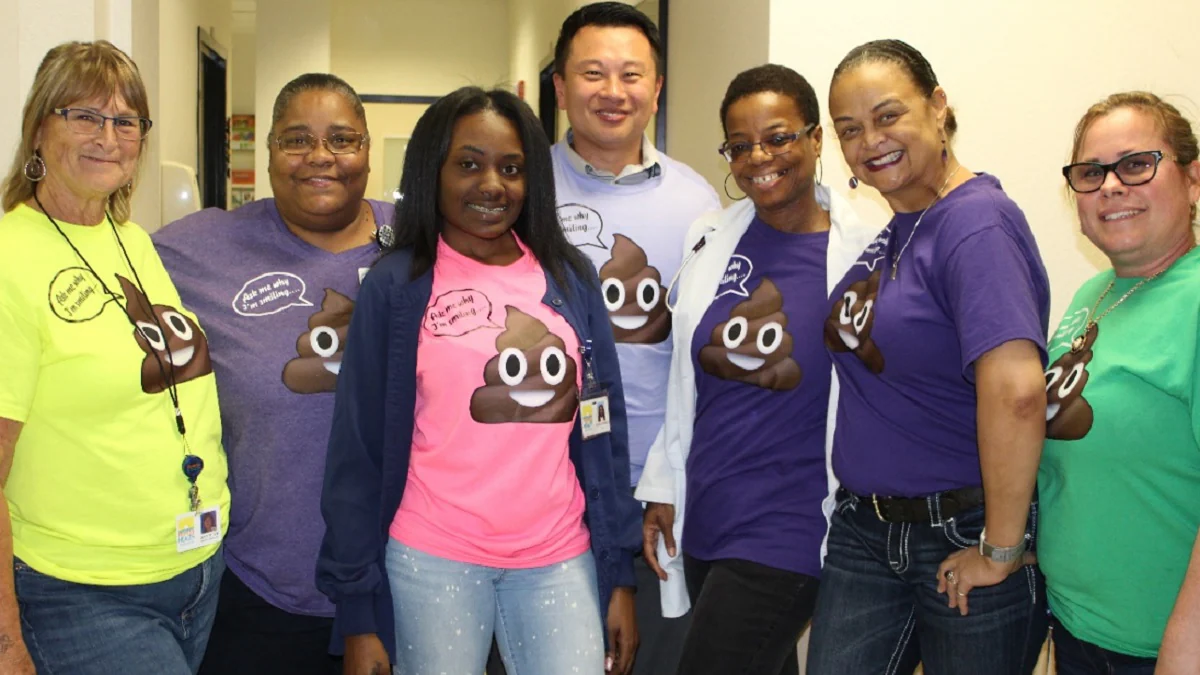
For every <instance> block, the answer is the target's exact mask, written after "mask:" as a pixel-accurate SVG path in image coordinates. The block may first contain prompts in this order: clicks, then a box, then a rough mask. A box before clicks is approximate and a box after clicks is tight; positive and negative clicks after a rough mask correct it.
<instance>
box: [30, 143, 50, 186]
mask: <svg viewBox="0 0 1200 675" xmlns="http://www.w3.org/2000/svg"><path fill="white" fill-rule="evenodd" d="M45 177H46V162H44V161H42V156H41V155H39V154H38V152H37V150H34V151H33V156H32V157H30V158H29V159H28V160H26V161H25V178H26V180H28V181H29V182H30V183H39V182H41V181H42V179H43V178H45Z"/></svg>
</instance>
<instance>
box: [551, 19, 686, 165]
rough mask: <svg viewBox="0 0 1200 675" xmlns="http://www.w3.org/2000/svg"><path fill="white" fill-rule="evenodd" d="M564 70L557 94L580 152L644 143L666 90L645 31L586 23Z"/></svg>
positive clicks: (556, 79) (556, 83) (556, 81)
mask: <svg viewBox="0 0 1200 675" xmlns="http://www.w3.org/2000/svg"><path fill="white" fill-rule="evenodd" d="M563 71H564V72H563V74H562V75H559V74H558V73H555V74H554V92H555V96H556V98H557V101H558V107H559V109H560V110H565V111H567V119H568V120H569V121H570V123H571V129H572V130H573V131H574V139H575V150H576V151H577V152H578V153H579V154H580V155H582V156H583V157H585V158H586V157H590V156H593V153H611V152H614V151H615V152H620V151H622V150H627V149H629V148H634V147H641V143H642V135H643V134H645V133H646V125H648V124H649V123H650V118H651V116H653V115H654V113H656V112H658V92H659V90H660V89H662V77H660V76H659V75H658V73H657V71H656V70H655V64H654V50H653V48H652V47H651V46H650V41H649V40H647V39H646V36H645V34H643V33H642V32H641V31H640V30H638V29H637V28H634V27H632V26H585V27H583V28H581V29H580V30H579V32H578V33H576V34H575V37H574V38H573V39H572V40H571V46H570V49H569V50H568V54H567V59H566V65H565V67H564V68H563Z"/></svg>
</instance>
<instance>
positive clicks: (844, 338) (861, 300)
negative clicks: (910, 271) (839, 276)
mask: <svg viewBox="0 0 1200 675" xmlns="http://www.w3.org/2000/svg"><path fill="white" fill-rule="evenodd" d="M880 271H881V270H875V271H874V272H873V273H872V274H871V276H869V277H867V278H866V279H860V280H859V281H856V282H854V283H852V284H850V286H849V288H847V289H846V290H845V292H844V293H842V297H840V298H838V300H837V302H835V303H833V309H832V310H831V311H830V312H829V318H828V319H826V320H825V346H826V347H828V348H829V350H830V351H833V352H854V355H855V356H857V357H858V358H859V360H860V361H862V362H863V363H864V364H865V365H866V366H867V369H868V370H870V371H871V372H872V373H875V374H876V375H878V374H880V373H882V372H883V353H882V352H880V351H879V346H878V345H876V344H875V341H874V340H872V339H871V329H872V328H874V327H875V299H876V297H878V295H879V276H880Z"/></svg>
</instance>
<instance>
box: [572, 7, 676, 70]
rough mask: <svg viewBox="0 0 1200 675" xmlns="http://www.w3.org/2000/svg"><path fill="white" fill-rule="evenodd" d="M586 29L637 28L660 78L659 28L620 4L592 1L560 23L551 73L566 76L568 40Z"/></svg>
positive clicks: (640, 13)
mask: <svg viewBox="0 0 1200 675" xmlns="http://www.w3.org/2000/svg"><path fill="white" fill-rule="evenodd" d="M588 26H603V27H609V28H621V27H629V28H636V29H638V30H640V31H641V32H642V35H645V36H646V40H648V41H649V42H650V50H651V51H652V52H654V72H655V74H657V75H663V74H664V73H663V67H662V61H663V54H662V38H660V37H659V34H658V27H657V26H655V25H654V22H653V21H651V20H650V17H648V16H646V15H645V14H643V13H642V12H641V10H639V9H637V8H636V7H633V6H631V5H627V4H625V3H623V2H594V3H592V4H590V5H584V6H583V7H580V8H579V9H577V10H575V11H574V12H572V13H571V15H570V16H568V17H567V19H566V20H565V21H563V24H562V29H561V30H559V32H558V41H557V42H556V43H554V72H556V73H558V74H559V76H562V75H565V74H566V70H567V57H568V56H570V52H571V41H572V40H574V39H575V35H576V34H577V33H579V31H581V30H583V29H584V28H586V27H588Z"/></svg>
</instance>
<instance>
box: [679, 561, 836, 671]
mask: <svg viewBox="0 0 1200 675" xmlns="http://www.w3.org/2000/svg"><path fill="white" fill-rule="evenodd" d="M683 567H684V575H685V576H686V577H687V586H688V596H689V597H691V600H692V629H691V630H690V631H688V635H687V640H686V641H685V642H684V645H683V657H682V659H681V660H680V662H679V670H678V675H797V673H799V672H800V663H799V661H798V660H797V658H796V642H797V641H798V640H799V639H800V633H802V632H803V631H804V626H805V625H806V624H807V623H808V621H809V619H810V618H812V613H813V608H814V607H815V606H816V603H817V586H818V584H819V583H820V582H819V581H818V580H817V579H816V578H815V577H810V576H808V575H805V574H798V573H796V572H789V571H786V570H781V569H776V568H774V567H768V566H767V565H760V564H758V563H755V562H750V561H748V560H713V561H710V562H706V561H703V560H697V559H696V558H693V557H691V556H689V555H687V554H686V553H685V554H684V557H683Z"/></svg>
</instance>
